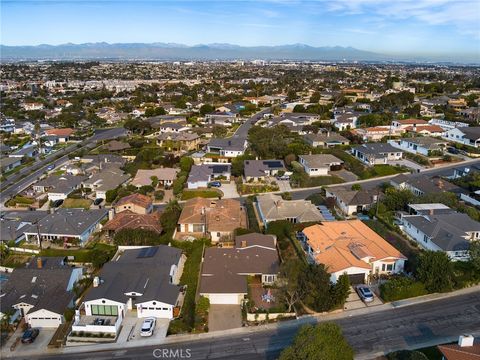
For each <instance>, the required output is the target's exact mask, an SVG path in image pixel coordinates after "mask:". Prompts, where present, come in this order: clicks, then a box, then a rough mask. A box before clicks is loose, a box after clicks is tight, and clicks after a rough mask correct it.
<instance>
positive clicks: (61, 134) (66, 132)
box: [45, 128, 74, 143]
mask: <svg viewBox="0 0 480 360" xmlns="http://www.w3.org/2000/svg"><path fill="white" fill-rule="evenodd" d="M73 132H74V130H73V129H71V128H63V129H49V130H45V134H46V135H55V136H57V137H58V139H59V142H61V143H64V142H67V141H69V140H70V136H72V134H73Z"/></svg>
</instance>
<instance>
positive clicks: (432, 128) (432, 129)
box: [404, 125, 444, 136]
mask: <svg viewBox="0 0 480 360" xmlns="http://www.w3.org/2000/svg"><path fill="white" fill-rule="evenodd" d="M404 130H405V131H406V132H407V133H413V134H417V135H422V136H442V135H443V133H444V130H443V129H442V127H441V126H438V125H422V126H408V127H406V128H405V129H404Z"/></svg>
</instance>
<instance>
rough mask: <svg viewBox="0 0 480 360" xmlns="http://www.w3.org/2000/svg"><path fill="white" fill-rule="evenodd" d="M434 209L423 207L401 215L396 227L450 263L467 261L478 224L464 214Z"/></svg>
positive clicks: (479, 230)
mask: <svg viewBox="0 0 480 360" xmlns="http://www.w3.org/2000/svg"><path fill="white" fill-rule="evenodd" d="M427 205H430V206H429V207H428V206H427ZM436 207H437V204H423V209H424V211H421V212H417V214H415V215H403V216H402V217H401V220H400V221H401V227H400V228H401V229H402V231H403V232H404V233H405V234H406V235H407V236H408V237H409V238H411V239H413V240H414V241H416V242H417V243H418V244H419V245H420V246H421V247H423V248H424V249H427V250H433V251H444V252H446V253H447V254H448V256H449V258H450V259H451V260H453V261H465V260H469V259H470V256H469V253H468V249H469V247H470V242H471V241H474V240H478V239H480V223H479V222H478V221H474V220H473V219H472V218H470V217H469V216H468V215H467V214H463V213H458V212H456V211H454V210H452V209H444V208H442V209H441V211H437V210H435V209H436Z"/></svg>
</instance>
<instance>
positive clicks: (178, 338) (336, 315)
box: [2, 285, 480, 360]
mask: <svg viewBox="0 0 480 360" xmlns="http://www.w3.org/2000/svg"><path fill="white" fill-rule="evenodd" d="M477 291H480V285H476V286H472V287H470V288H465V289H461V290H457V291H454V292H450V293H445V294H430V295H425V296H421V297H417V298H412V299H406V300H400V301H396V302H393V303H388V304H382V305H378V306H371V307H364V308H360V309H354V310H349V311H343V310H338V311H334V312H330V313H319V314H315V315H305V316H301V317H299V318H297V319H296V320H290V321H282V322H280V323H270V324H265V325H260V326H249V327H242V328H236V329H230V330H222V331H214V332H208V333H201V334H182V335H171V336H168V337H167V338H165V339H163V341H158V339H154V338H148V339H138V340H136V341H129V342H124V343H121V344H119V343H114V344H111V343H110V344H96V345H84V346H78V347H68V348H61V349H37V350H32V351H24V352H22V353H18V352H15V351H14V352H10V350H9V349H8V348H3V349H2V357H3V358H11V357H18V356H34V355H45V354H50V355H51V354H73V353H84V352H95V351H102V350H115V349H118V350H121V349H125V348H135V347H143V346H149V345H159V344H174V343H180V342H192V341H195V340H201V339H215V338H224V337H228V336H233V335H239V334H254V333H256V332H262V331H266V330H274V329H277V328H278V327H280V326H281V327H282V328H285V327H297V326H298V325H303V324H308V323H312V322H319V321H320V322H324V321H331V320H336V319H342V318H350V317H355V316H360V315H365V314H371V313H374V312H380V311H387V310H392V309H395V308H400V307H405V306H411V305H415V304H420V303H424V302H429V301H435V300H439V299H447V298H451V297H455V296H459V295H464V294H469V293H474V292H477ZM453 340H456V339H453ZM449 341H452V340H450V339H447V341H446V342H449ZM434 345H435V344H434ZM425 346H429V345H428V344H426V345H425ZM415 347H416V348H418V344H417V345H415ZM422 347H423V345H422ZM372 356H373V357H374V355H373V354H372ZM372 356H370V355H369V357H362V358H359V359H361V360H363V359H369V358H372Z"/></svg>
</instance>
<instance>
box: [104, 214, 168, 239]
mask: <svg viewBox="0 0 480 360" xmlns="http://www.w3.org/2000/svg"><path fill="white" fill-rule="evenodd" d="M124 229H133V230H138V229H140V230H148V231H152V232H155V233H157V234H159V235H160V234H161V233H162V225H161V224H160V213H159V212H153V213H151V214H137V213H134V212H132V211H130V210H124V211H121V212H119V213H117V214H115V217H114V218H113V219H111V220H109V221H108V222H107V223H106V224H105V225H104V226H103V228H102V230H105V231H107V232H108V234H109V236H111V237H113V236H114V235H115V233H117V232H119V231H121V230H124Z"/></svg>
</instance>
